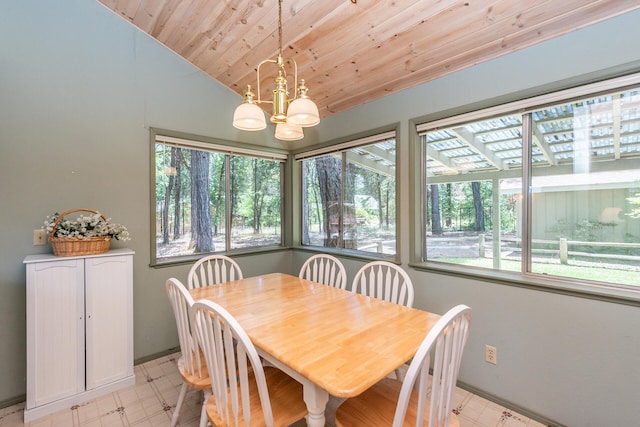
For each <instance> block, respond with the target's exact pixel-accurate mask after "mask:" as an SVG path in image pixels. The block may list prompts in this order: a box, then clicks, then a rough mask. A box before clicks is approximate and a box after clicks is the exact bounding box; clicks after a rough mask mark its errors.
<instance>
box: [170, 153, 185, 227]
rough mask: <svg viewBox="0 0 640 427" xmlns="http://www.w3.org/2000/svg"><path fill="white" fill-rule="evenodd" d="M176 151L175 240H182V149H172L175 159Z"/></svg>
mask: <svg viewBox="0 0 640 427" xmlns="http://www.w3.org/2000/svg"><path fill="white" fill-rule="evenodd" d="M174 150H175V171H176V175H175V179H174V184H175V194H174V200H173V203H174V207H173V211H174V212H173V240H178V239H179V238H180V234H181V233H180V214H181V212H180V205H181V204H182V191H181V190H182V185H181V181H180V177H181V171H182V149H181V148H176V147H171V156H172V157H173V155H174Z"/></svg>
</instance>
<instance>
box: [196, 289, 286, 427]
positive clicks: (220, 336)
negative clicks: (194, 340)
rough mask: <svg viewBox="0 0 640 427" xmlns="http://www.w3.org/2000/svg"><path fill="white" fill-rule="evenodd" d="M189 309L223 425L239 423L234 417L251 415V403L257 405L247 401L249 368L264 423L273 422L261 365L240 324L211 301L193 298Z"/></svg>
mask: <svg viewBox="0 0 640 427" xmlns="http://www.w3.org/2000/svg"><path fill="white" fill-rule="evenodd" d="M191 311H192V314H193V318H194V322H195V326H196V329H197V331H198V335H197V336H198V339H199V340H200V346H201V348H202V350H203V352H204V356H205V360H206V362H207V366H208V367H209V376H210V378H211V389H212V390H211V391H212V394H213V396H214V397H215V406H216V412H217V415H218V416H219V417H220V418H221V419H222V420H223V421H226V424H225V425H239V424H238V419H244V420H249V419H251V414H250V413H251V407H252V406H253V407H254V408H256V407H257V405H256V404H253V405H252V403H251V401H250V391H249V381H250V380H249V372H251V373H252V375H253V377H254V378H255V383H256V385H257V388H258V395H259V398H260V407H261V409H262V412H263V415H264V420H265V423H266V425H267V426H273V424H274V421H273V412H272V409H271V402H270V400H269V392H268V390H267V382H266V379H265V374H264V369H263V367H262V363H261V362H260V357H259V356H258V352H257V351H256V349H255V347H254V345H253V343H252V342H251V340H250V339H249V336H248V335H247V334H246V332H245V331H244V329H242V326H240V324H239V323H238V322H237V320H236V319H235V318H234V317H233V316H232V315H231V314H230V313H229V312H228V311H227V310H225V309H224V308H223V307H221V306H220V305H218V304H216V303H214V302H212V301H208V300H200V301H197V302H196V303H195V304H194V305H193V307H192V309H191ZM247 362H248V363H247ZM254 403H255V402H254ZM254 417H255V414H254Z"/></svg>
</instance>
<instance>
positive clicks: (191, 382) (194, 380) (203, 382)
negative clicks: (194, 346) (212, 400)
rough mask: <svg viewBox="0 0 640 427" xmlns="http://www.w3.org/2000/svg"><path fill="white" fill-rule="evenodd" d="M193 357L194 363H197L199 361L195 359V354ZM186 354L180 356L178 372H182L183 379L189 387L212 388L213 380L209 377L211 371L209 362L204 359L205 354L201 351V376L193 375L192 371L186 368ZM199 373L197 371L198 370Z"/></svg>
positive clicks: (195, 388) (197, 388) (195, 364)
mask: <svg viewBox="0 0 640 427" xmlns="http://www.w3.org/2000/svg"><path fill="white" fill-rule="evenodd" d="M192 357H193V365H194V366H198V365H197V361H196V360H195V359H196V358H195V355H192ZM183 358H184V355H183V356H180V359H178V372H180V376H181V377H182V381H184V382H185V383H187V385H188V386H189V387H191V388H192V389H194V390H207V389H209V388H211V380H210V379H209V372H208V370H207V363H206V361H205V359H204V355H203V354H202V353H200V374H201V375H200V376H198V375H192V374H191V372H189V370H188V369H187V368H186V366H185V361H184V359H183ZM196 374H197V372H196Z"/></svg>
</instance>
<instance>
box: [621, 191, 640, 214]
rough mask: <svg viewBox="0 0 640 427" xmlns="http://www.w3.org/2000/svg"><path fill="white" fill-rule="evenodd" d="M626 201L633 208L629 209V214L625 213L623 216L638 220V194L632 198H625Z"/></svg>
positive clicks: (639, 196)
mask: <svg viewBox="0 0 640 427" xmlns="http://www.w3.org/2000/svg"><path fill="white" fill-rule="evenodd" d="M627 201H628V202H629V203H630V204H631V205H633V208H632V209H631V212H628V213H625V215H626V216H629V217H631V218H636V219H640V193H637V194H636V195H635V196H632V197H627Z"/></svg>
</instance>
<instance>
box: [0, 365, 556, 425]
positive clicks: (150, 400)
mask: <svg viewBox="0 0 640 427" xmlns="http://www.w3.org/2000/svg"><path fill="white" fill-rule="evenodd" d="M178 356H179V354H171V355H168V356H164V357H160V358H158V359H155V360H152V361H149V362H147V363H143V364H141V365H137V366H136V367H135V374H136V385H135V386H132V387H129V388H126V389H123V390H120V391H116V392H113V393H111V394H109V395H106V396H103V397H101V398H98V399H95V400H92V401H89V402H86V403H84V404H81V405H75V406H73V407H71V408H69V409H65V410H61V411H59V412H56V413H54V414H51V415H49V416H46V417H43V418H39V419H37V420H34V421H32V422H30V423H27V424H25V423H24V422H23V412H24V402H23V403H19V404H17V405H13V406H9V407H7V408H2V409H0V427H18V426H26V427H76V426H81V427H115V426H118V427H128V426H135V427H163V426H169V425H170V420H171V415H172V413H173V409H174V406H175V404H176V401H177V400H178V392H179V390H180V386H181V381H180V376H179V375H178V374H177V368H176V361H177V358H178ZM200 402H201V394H199V393H197V392H193V391H191V392H189V393H187V396H186V398H185V402H184V404H183V407H182V410H181V411H180V422H179V425H180V426H181V427H185V426H189V427H196V426H198V423H199V416H200V409H201V403H200ZM339 404H340V401H339V400H338V399H333V398H331V399H330V401H329V405H328V408H327V425H328V426H333V424H332V422H333V419H332V418H333V415H334V413H335V409H336V407H337V406H339ZM456 406H457V408H456V411H457V413H458V414H459V415H458V416H459V419H460V422H461V426H462V427H525V426H526V427H544V425H543V424H540V423H538V422H536V421H533V420H531V419H529V418H527V417H524V416H522V415H520V414H517V413H515V412H513V411H510V410H508V409H506V408H504V407H502V406H500V405H497V404H495V403H492V402H490V401H488V400H485V399H483V398H481V397H478V396H475V395H473V394H471V393H469V392H467V391H464V390H462V389H458V390H457V391H456ZM305 425H306V424H305V422H304V420H301V421H300V422H298V423H296V424H295V427H303V426H305Z"/></svg>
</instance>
